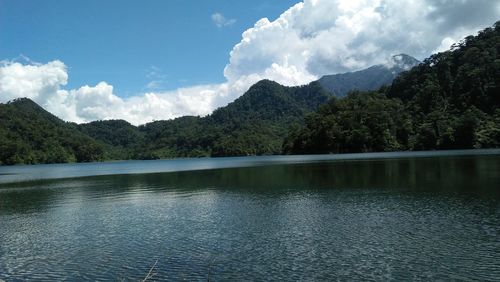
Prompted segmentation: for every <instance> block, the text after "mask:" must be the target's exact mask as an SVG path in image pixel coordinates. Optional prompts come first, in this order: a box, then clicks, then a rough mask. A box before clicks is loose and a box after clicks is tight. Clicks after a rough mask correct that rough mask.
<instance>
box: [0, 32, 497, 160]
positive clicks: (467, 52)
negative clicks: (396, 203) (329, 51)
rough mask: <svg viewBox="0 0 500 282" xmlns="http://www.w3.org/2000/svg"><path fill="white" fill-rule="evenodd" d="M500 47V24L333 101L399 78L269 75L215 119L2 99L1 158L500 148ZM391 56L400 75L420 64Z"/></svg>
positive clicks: (378, 72) (379, 73)
mask: <svg viewBox="0 0 500 282" xmlns="http://www.w3.org/2000/svg"><path fill="white" fill-rule="evenodd" d="M499 53H500V23H497V24H495V25H494V27H492V28H488V29H485V30H483V31H481V32H480V33H479V34H478V35H477V36H469V37H467V38H465V39H464V40H463V41H462V42H460V43H459V44H457V45H456V46H454V47H453V48H452V50H450V51H447V52H443V53H439V54H436V55H433V56H431V57H430V58H428V59H426V60H424V62H423V63H421V64H419V65H417V66H416V67H414V68H412V69H411V70H410V71H406V72H402V73H401V74H400V75H399V76H398V77H397V78H396V79H394V81H393V82H392V84H391V85H389V86H383V87H381V88H379V89H378V90H374V91H369V92H360V91H351V92H350V93H349V94H348V95H347V96H346V97H343V98H338V97H335V96H342V95H343V93H345V91H347V90H352V89H363V87H369V88H372V87H375V85H377V83H380V84H384V83H385V82H387V81H389V80H386V79H390V80H392V79H393V77H392V73H393V72H392V71H390V74H391V75H390V76H389V74H388V73H387V70H388V68H387V67H385V66H384V67H382V66H374V67H372V68H369V69H366V70H364V71H361V72H357V73H350V74H344V75H337V76H330V77H324V78H322V80H320V81H316V82H312V83H310V84H308V85H305V86H301V87H285V86H282V85H280V84H278V83H276V82H272V81H269V80H263V81H260V82H258V83H256V84H255V85H253V86H252V87H251V88H250V89H249V90H248V91H247V92H246V93H245V94H244V95H242V96H241V97H239V98H238V99H236V100H235V101H234V102H232V103H230V104H229V105H227V106H226V107H222V108H219V109H217V110H215V111H214V112H213V113H212V114H211V115H209V116H206V117H193V116H185V117H181V118H177V119H174V120H169V121H155V122H151V123H148V124H145V125H141V126H139V127H136V126H133V125H131V124H129V123H128V122H126V121H123V120H108V121H95V122H91V123H88V124H81V125H77V124H74V123H68V122H64V121H62V120H60V119H58V118H57V117H55V116H53V115H52V114H50V113H48V112H47V111H45V110H43V109H42V108H41V107H39V106H38V105H37V104H35V103H34V102H32V101H31V100H29V99H17V100H14V101H12V102H9V103H7V104H0V164H17V163H26V164H33V163H54V162H74V161H78V162H84V161H96V160H109V159H157V158H173V157H200V156H244V155H263V154H279V153H282V152H284V153H292V154H293V153H339V152H367V151H393V150H429V149H455V148H456V149H458V148H489V147H499V146H500V109H499V105H500V89H499V88H498V86H499V83H500V81H499V80H500V58H499ZM394 59H395V60H396V61H399V64H394V66H393V71H394V72H398V73H399V72H401V71H402V70H404V69H407V67H405V65H407V66H410V65H412V64H415V63H416V62H415V61H414V59H413V58H411V57H409V56H404V55H400V56H396V57H395V58H394ZM396 67H399V69H394V68H396ZM382 68H383V69H382ZM362 77H364V78H362ZM375 78H376V79H375ZM333 81H337V83H336V84H335V85H333V86H331V87H329V89H328V90H327V89H325V87H323V86H322V85H326V83H327V82H328V83H329V82H333ZM360 81H361V82H360ZM326 87H328V85H326ZM335 87H336V88H335ZM332 91H333V94H335V95H333V96H332ZM306 116H307V117H306ZM304 117H306V118H305V120H304Z"/></svg>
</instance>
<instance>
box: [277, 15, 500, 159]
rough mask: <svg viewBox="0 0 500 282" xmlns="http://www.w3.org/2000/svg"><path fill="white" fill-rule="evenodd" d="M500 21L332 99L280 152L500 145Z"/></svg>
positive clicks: (305, 152)
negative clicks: (370, 86) (382, 80)
mask: <svg viewBox="0 0 500 282" xmlns="http://www.w3.org/2000/svg"><path fill="white" fill-rule="evenodd" d="M499 54H500V22H497V23H496V24H495V25H494V26H493V27H491V28H487V29H485V30H483V31H481V32H479V34H478V35H477V36H469V37H467V38H465V39H464V40H462V41H461V42H460V43H458V44H456V45H455V46H453V47H452V49H451V50H450V51H447V52H443V53H439V54H436V55H433V56H431V57H430V58H428V59H426V60H425V61H424V62H423V63H422V64H420V65H418V66H416V67H414V68H413V69H412V70H410V71H408V72H404V73H402V74H401V75H399V76H398V77H397V78H396V79H395V80H394V81H393V83H392V85H391V86H390V87H382V88H381V89H379V90H378V91H371V92H364V93H361V92H351V93H350V94H349V95H348V96H347V97H346V98H344V99H332V100H330V101H329V102H328V103H327V104H326V105H323V106H322V107H321V108H320V109H319V110H318V111H317V112H315V113H314V114H311V115H310V116H308V117H307V118H306V123H305V125H304V126H303V127H301V128H299V129H297V130H294V131H292V132H290V134H289V135H288V137H287V138H286V139H285V141H284V145H283V150H284V152H285V153H292V154H300V153H304V154H308V153H347V152H371V151H394V150H434V149H471V148H492V147H499V146H500V108H499V105H500V89H499V85H500V84H499V82H500V81H499V80H500V58H499Z"/></svg>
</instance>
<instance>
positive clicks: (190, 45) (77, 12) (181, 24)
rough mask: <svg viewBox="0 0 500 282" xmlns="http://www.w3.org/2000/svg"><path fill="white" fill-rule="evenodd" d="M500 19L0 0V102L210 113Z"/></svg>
mask: <svg viewBox="0 0 500 282" xmlns="http://www.w3.org/2000/svg"><path fill="white" fill-rule="evenodd" d="M499 19H500V1H492V0H444V1H436V0H419V1H414V0H303V1H299V0H269V1H264V0H252V1H243V0H241V1H229V0H197V1H195V0H143V1H139V0H136V1H125V0H121V1H117V0H78V1H77V0H29V1H28V0H0V103H5V102H7V101H10V100H12V99H15V98H19V97H28V98H30V99H32V100H34V101H35V102H36V103H38V104H39V105H41V106H42V107H44V108H45V109H46V110H48V111H49V112H51V113H53V114H55V115H57V116H58V117H60V118H62V119H64V120H67V121H73V122H89V121H93V120H106V119H124V120H127V121H129V122H131V123H133V124H136V125H137V124H144V123H147V122H150V121H153V120H163V119H172V118H176V117H179V116H183V115H198V116H205V115H208V114H210V113H211V112H212V111H213V110H214V109H216V108H218V107H223V106H225V105H227V104H228V103H230V102H232V101H234V100H235V99H237V98H238V97H240V96H241V95H243V94H244V93H245V91H246V90H248V88H249V87H250V86H251V85H252V84H254V83H256V82H257V81H259V80H261V79H271V80H274V81H276V82H278V83H281V84H283V85H287V86H296V85H303V84H307V83H309V82H311V81H313V80H316V79H319V78H320V77H321V76H323V75H328V74H335V73H342V72H348V71H355V70H360V69H363V68H367V67H370V66H372V65H374V64H383V63H387V62H388V59H390V58H391V56H393V55H396V54H401V53H405V54H409V55H412V56H414V57H415V58H417V59H420V60H421V59H424V58H426V57H428V56H430V55H431V54H433V53H435V52H439V51H444V50H447V49H449V47H450V46H451V45H452V44H453V43H455V42H457V41H459V40H461V39H463V38H464V37H465V36H468V35H473V34H476V33H477V32H478V31H479V30H481V29H484V28H485V27H488V26H491V25H493V24H494V23H495V22H496V21H498V20H499ZM20 55H23V56H26V57H27V58H29V60H26V59H22V58H21V59H20V58H19V56H20ZM16 58H17V59H16Z"/></svg>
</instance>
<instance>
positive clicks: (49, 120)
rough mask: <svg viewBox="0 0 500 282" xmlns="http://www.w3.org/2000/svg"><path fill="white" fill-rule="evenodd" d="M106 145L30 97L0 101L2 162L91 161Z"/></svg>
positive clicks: (100, 155) (100, 154) (99, 154)
mask: <svg viewBox="0 0 500 282" xmlns="http://www.w3.org/2000/svg"><path fill="white" fill-rule="evenodd" d="M103 159H104V147H103V146H102V145H101V144H99V143H98V142H97V141H96V140H94V139H93V138H91V137H89V136H87V135H85V134H83V133H82V132H80V131H79V130H78V129H77V126H76V125H75V124H72V123H66V122H64V121H62V120H60V119H58V118H57V117H55V116H54V115H52V114H51V113H49V112H47V111H45V110H44V109H42V108H41V107H40V106H38V105H37V104H36V103H34V102H33V101H31V100H30V99H26V98H21V99H17V100H14V101H12V102H10V103H7V104H0V164H37V163H64V162H90V161H100V160H103Z"/></svg>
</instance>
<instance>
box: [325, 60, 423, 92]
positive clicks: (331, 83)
mask: <svg viewBox="0 0 500 282" xmlns="http://www.w3.org/2000/svg"><path fill="white" fill-rule="evenodd" d="M419 63H420V61H418V60H417V59H415V58H413V57H412V56H409V55H406V54H399V55H394V56H392V57H391V59H390V60H388V61H387V62H386V63H385V64H379V65H375V66H371V67H369V68H367V69H364V70H360V71H355V72H348V73H341V74H334V75H325V76H323V77H322V78H320V79H319V83H320V84H321V86H323V87H324V88H325V89H327V90H328V91H330V92H331V93H332V94H333V95H335V96H336V97H344V96H345V95H346V94H347V93H348V92H349V91H352V90H360V91H370V90H374V89H378V88H379V87H381V86H383V85H389V84H391V83H392V81H393V80H394V78H396V76H398V74H400V73H401V72H403V71H408V70H410V69H411V68H413V67H414V66H416V65H418V64H419Z"/></svg>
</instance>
